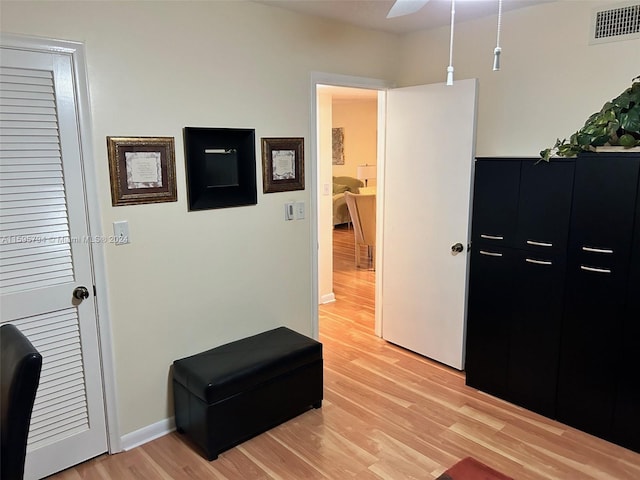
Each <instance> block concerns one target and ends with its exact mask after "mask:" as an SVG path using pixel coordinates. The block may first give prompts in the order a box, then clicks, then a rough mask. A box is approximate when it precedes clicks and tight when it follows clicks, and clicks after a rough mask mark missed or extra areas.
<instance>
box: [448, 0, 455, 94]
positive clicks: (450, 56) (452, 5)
mask: <svg viewBox="0 0 640 480" xmlns="http://www.w3.org/2000/svg"><path fill="white" fill-rule="evenodd" d="M455 17H456V0H451V40H450V41H449V66H448V67H447V85H453V26H454V23H455V21H454V20H455Z"/></svg>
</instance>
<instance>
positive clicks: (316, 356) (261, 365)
mask: <svg viewBox="0 0 640 480" xmlns="http://www.w3.org/2000/svg"><path fill="white" fill-rule="evenodd" d="M316 360H322V344H321V343H320V342H317V341H316V340H313V339H312V338H309V337H306V336H304V335H301V334H299V333H297V332H294V331H293V330H290V329H288V328H287V327H279V328H276V329H274V330H269V331H267V332H263V333H259V334H257V335H254V336H252V337H247V338H243V339H241V340H236V341H234V342H231V343H227V344H225V345H221V346H219V347H216V348H212V349H211V350H207V351H206V352H202V353H198V354H196V355H192V356H190V357H186V358H182V359H180V360H176V361H174V362H173V378H174V380H176V381H177V382H180V383H181V384H182V385H184V387H185V388H186V389H187V390H189V391H190V392H191V393H193V394H194V395H196V396H198V397H199V398H201V399H202V400H204V401H205V402H206V403H207V404H211V403H215V402H217V401H219V400H223V399H225V398H228V397H230V396H231V395H234V394H236V393H239V392H242V391H244V390H246V389H248V388H251V387H254V386H256V385H258V384H261V383H263V382H266V381H268V380H270V379H272V378H275V377H277V376H279V375H282V374H283V373H286V372H288V371H291V370H294V369H296V368H298V367H300V366H303V365H306V364H308V363H311V362H313V361H316Z"/></svg>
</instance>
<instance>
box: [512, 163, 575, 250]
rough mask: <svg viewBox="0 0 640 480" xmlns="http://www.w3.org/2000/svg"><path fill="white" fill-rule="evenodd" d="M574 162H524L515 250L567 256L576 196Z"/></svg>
mask: <svg viewBox="0 0 640 480" xmlns="http://www.w3.org/2000/svg"><path fill="white" fill-rule="evenodd" d="M574 168H575V164H574V162H573V161H562V160H555V161H551V162H549V163H547V162H538V161H535V160H529V161H523V162H522V171H521V175H520V195H519V207H518V223H517V230H516V246H517V247H518V248H523V249H527V250H534V251H539V252H544V253H545V254H546V253H549V252H552V253H564V252H566V248H567V237H568V236H569V217H570V214H571V198H572V195H573V174H574Z"/></svg>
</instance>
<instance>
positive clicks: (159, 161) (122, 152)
mask: <svg viewBox="0 0 640 480" xmlns="http://www.w3.org/2000/svg"><path fill="white" fill-rule="evenodd" d="M107 152H108V156H109V176H110V179H111V203H112V205H113V206H114V207H115V206H119V205H137V204H142V203H158V202H175V201H177V200H178V194H177V189H176V162H175V142H174V138H173V137H107Z"/></svg>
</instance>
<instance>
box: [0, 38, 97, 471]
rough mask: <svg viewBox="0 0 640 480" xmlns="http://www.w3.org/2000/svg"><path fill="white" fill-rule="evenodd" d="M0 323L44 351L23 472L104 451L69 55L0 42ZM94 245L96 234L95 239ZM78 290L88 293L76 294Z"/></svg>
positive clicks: (47, 468)
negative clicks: (85, 295) (10, 325)
mask: <svg viewBox="0 0 640 480" xmlns="http://www.w3.org/2000/svg"><path fill="white" fill-rule="evenodd" d="M0 55H1V63H0V174H1V177H0V302H1V304H2V308H1V310H0V322H1V323H5V322H10V323H13V324H15V325H16V326H18V328H20V330H22V331H23V332H24V333H25V334H26V335H27V337H28V338H29V339H30V340H31V342H32V343H33V344H34V346H35V347H36V348H37V349H38V350H39V351H40V353H41V354H42V356H43V367H42V374H41V377H40V384H39V387H38V393H37V395H36V401H35V405H34V410H33V414H32V419H31V427H30V430H29V440H28V447H27V461H26V466H25V478H26V479H34V478H42V477H44V476H47V475H49V474H51V473H53V472H56V471H59V470H61V469H64V468H67V467H69V466H71V465H75V464H77V463H80V462H82V461H84V460H86V459H88V458H91V457H94V456H96V455H99V454H101V453H103V452H106V451H107V437H106V425H105V411H104V402H103V390H102V373H101V367H100V359H99V353H98V352H99V350H98V334H97V323H96V306H95V297H94V293H93V292H94V288H93V275H92V267H91V257H90V248H91V242H92V241H93V240H94V239H91V238H90V237H89V232H88V226H87V213H86V207H85V192H84V183H83V174H82V171H83V169H82V152H81V147H80V145H81V144H80V139H79V122H78V117H77V109H76V96H75V90H74V76H73V65H72V59H71V55H67V54H65V53H63V52H61V53H45V52H40V51H37V52H36V51H28V50H24V49H13V48H10V47H8V46H6V45H3V46H2V48H1V52H0ZM97 241H101V239H97ZM78 286H85V287H86V288H87V289H88V292H89V297H88V298H87V299H85V300H83V301H81V300H78V299H75V298H74V296H73V292H74V289H75V288H76V287H78Z"/></svg>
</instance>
